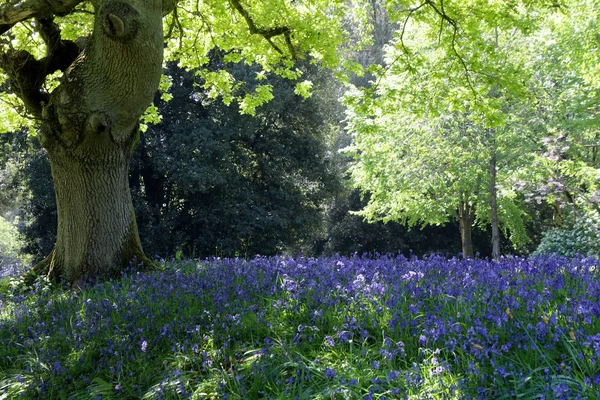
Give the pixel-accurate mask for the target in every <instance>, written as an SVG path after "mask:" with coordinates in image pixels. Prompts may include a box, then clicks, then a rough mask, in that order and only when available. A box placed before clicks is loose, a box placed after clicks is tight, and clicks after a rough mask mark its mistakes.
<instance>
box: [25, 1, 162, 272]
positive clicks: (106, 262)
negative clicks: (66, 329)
mask: <svg viewBox="0 0 600 400" xmlns="http://www.w3.org/2000/svg"><path fill="white" fill-rule="evenodd" d="M93 4H94V7H95V8H96V19H95V24H94V31H93V34H92V36H91V37H90V39H89V40H88V43H87V45H86V46H85V48H84V49H83V51H82V53H81V55H80V56H79V57H78V58H77V59H76V60H75V61H74V62H73V64H72V65H71V67H70V68H69V69H68V70H67V71H66V72H65V74H64V76H63V78H62V80H61V83H60V85H59V86H58V88H57V89H55V90H54V91H53V92H52V93H51V94H50V99H49V102H48V103H47V104H45V105H44V107H43V114H42V116H43V120H44V123H43V124H42V129H41V131H40V140H41V143H42V145H43V146H44V148H46V150H47V151H48V155H49V158H50V164H51V166H52V177H53V180H54V187H55V191H56V201H57V206H58V230H57V241H56V245H55V248H54V250H53V251H52V253H51V254H50V255H49V256H48V257H47V258H46V259H45V260H44V261H43V262H42V263H41V264H40V265H38V266H37V267H36V268H37V269H41V270H43V271H47V273H48V275H49V277H51V278H59V279H65V280H67V281H68V282H71V283H75V282H77V281H78V280H80V279H85V278H87V277H98V276H107V275H113V274H114V273H115V272H116V271H118V270H120V269H121V268H123V267H125V266H127V265H128V264H129V263H130V262H131V261H132V260H135V262H137V263H140V262H141V263H144V264H147V265H151V262H150V260H148V259H147V258H146V257H145V256H144V253H143V251H142V247H141V245H140V239H139V235H138V230H137V225H136V221H135V215H134V212H133V206H132V203H131V194H130V191H129V179H128V168H129V161H130V159H131V156H132V152H133V148H134V147H135V146H136V145H137V143H138V142H139V124H138V121H139V118H140V116H141V114H142V113H143V112H144V110H145V109H146V108H147V107H148V105H149V104H150V103H151V101H152V99H153V97H154V94H155V92H156V90H157V87H158V83H159V80H160V74H161V71H162V56H163V34H162V12H163V9H162V7H163V2H162V0H127V1H118V0H117V1H114V0H112V1H111V0H97V1H95V2H93Z"/></svg>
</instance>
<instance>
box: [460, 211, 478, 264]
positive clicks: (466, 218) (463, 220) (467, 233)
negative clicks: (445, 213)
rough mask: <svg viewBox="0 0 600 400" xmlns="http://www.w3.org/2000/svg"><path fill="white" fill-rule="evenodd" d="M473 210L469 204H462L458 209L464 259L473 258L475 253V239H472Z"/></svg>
mask: <svg viewBox="0 0 600 400" xmlns="http://www.w3.org/2000/svg"><path fill="white" fill-rule="evenodd" d="M473 220H474V215H473V210H472V209H471V206H470V205H469V204H467V203H462V204H461V205H460V206H459V207H458V221H459V225H460V238H461V242H462V253H463V257H464V258H472V257H473V256H474V253H473V239H472V236H471V235H472V228H473Z"/></svg>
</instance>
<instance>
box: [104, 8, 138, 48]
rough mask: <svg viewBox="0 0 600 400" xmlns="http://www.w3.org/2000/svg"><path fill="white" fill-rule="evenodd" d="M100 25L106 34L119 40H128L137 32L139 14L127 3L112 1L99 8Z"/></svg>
mask: <svg viewBox="0 0 600 400" xmlns="http://www.w3.org/2000/svg"><path fill="white" fill-rule="evenodd" d="M100 17H101V19H102V27H103V28H104V32H105V33H106V35H107V36H108V37H109V38H111V39H113V40H119V41H128V40H131V39H133V38H135V36H136V35H137V33H138V30H139V25H140V21H139V19H140V14H139V13H138V11H137V10H136V9H135V8H133V7H132V6H130V5H129V4H127V3H123V2H120V1H113V2H109V3H107V4H105V5H104V6H103V7H102V9H101V10H100Z"/></svg>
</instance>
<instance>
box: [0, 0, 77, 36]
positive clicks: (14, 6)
mask: <svg viewBox="0 0 600 400" xmlns="http://www.w3.org/2000/svg"><path fill="white" fill-rule="evenodd" d="M82 1H83V0H24V1H19V0H15V1H12V2H10V3H7V4H4V5H2V6H1V7H0V35H1V34H3V33H5V32H7V31H8V30H9V29H10V28H12V27H13V25H14V24H16V23H17V22H21V21H25V20H27V19H31V18H47V17H52V16H54V15H66V14H68V13H69V12H70V11H71V10H72V9H73V8H75V6H76V5H78V4H79V3H81V2H82Z"/></svg>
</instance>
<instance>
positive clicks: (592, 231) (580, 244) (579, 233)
mask: <svg viewBox="0 0 600 400" xmlns="http://www.w3.org/2000/svg"><path fill="white" fill-rule="evenodd" d="M550 253H555V254H557V255H561V256H567V257H569V256H573V255H575V254H581V255H597V254H599V253H600V215H599V214H598V213H597V212H586V213H584V214H582V215H579V216H578V218H569V219H567V223H566V224H565V225H564V226H563V227H562V228H560V229H552V230H550V231H547V232H544V233H543V234H542V241H541V243H540V245H539V246H538V248H537V249H536V250H535V252H534V253H533V254H534V255H540V254H550Z"/></svg>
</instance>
